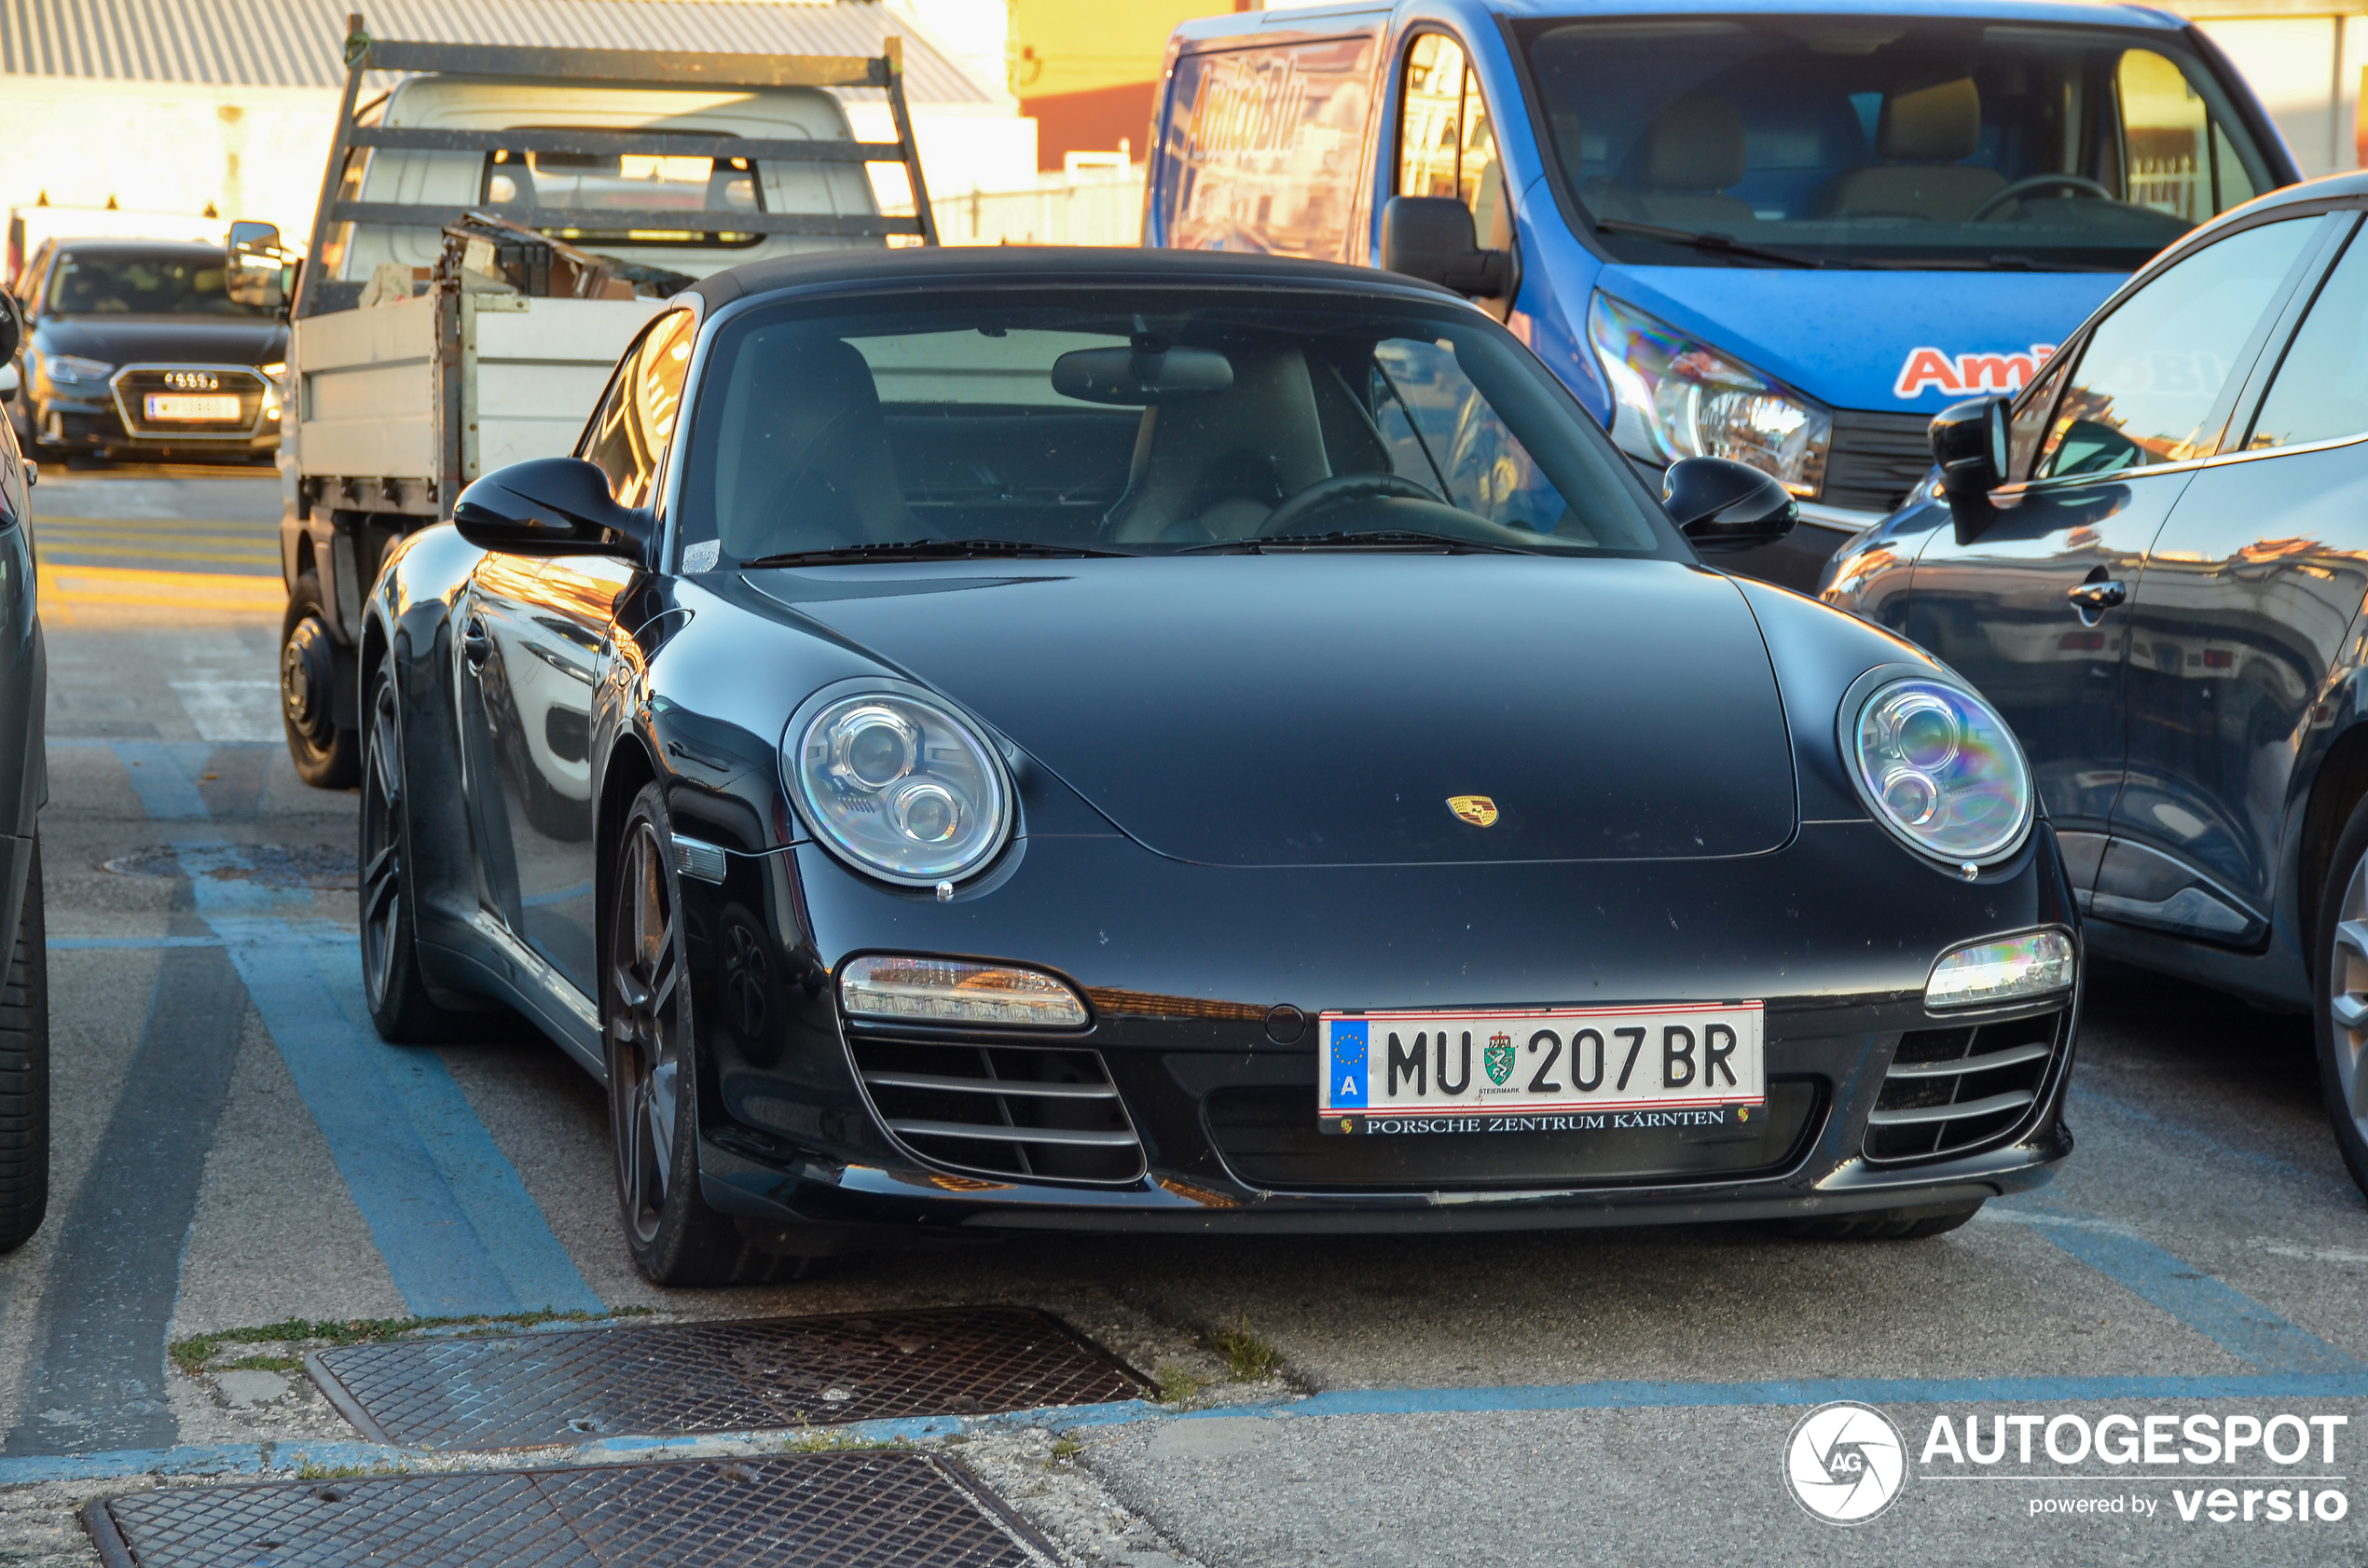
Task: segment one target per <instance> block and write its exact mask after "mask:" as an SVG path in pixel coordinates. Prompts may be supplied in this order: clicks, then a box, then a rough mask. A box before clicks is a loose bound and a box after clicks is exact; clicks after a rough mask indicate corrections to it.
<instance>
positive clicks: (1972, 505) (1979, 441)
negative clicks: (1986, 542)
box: [1928, 397, 2006, 544]
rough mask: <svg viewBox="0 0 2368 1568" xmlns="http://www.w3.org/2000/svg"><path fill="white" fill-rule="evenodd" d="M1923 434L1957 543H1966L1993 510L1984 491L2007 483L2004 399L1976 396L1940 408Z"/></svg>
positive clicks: (1991, 515)
mask: <svg viewBox="0 0 2368 1568" xmlns="http://www.w3.org/2000/svg"><path fill="white" fill-rule="evenodd" d="M1928 438H1929V439H1930V441H1931V442H1932V448H1933V461H1934V462H1936V463H1938V464H1940V492H1941V494H1942V495H1944V496H1946V497H1948V515H1949V516H1951V517H1952V518H1954V519H1955V520H1956V524H1957V543H1960V544H1970V543H1973V542H1974V539H1975V536H1976V535H1977V534H1979V533H1980V532H1981V530H1984V529H1986V528H1988V527H1989V521H1990V519H1991V518H1992V517H1995V516H1997V515H1998V510H1997V508H1996V507H1994V506H1992V505H1990V503H1989V492H1990V491H1992V490H1994V489H1996V488H1998V487H1999V486H2001V485H2003V484H2004V483H2005V482H2006V399H2004V398H2003V397H1976V398H1973V399H1970V400H1968V401H1967V402H1964V403H1960V404H1957V405H1956V406H1953V407H1949V408H1947V409H1944V410H1942V411H1941V413H1940V414H1939V415H1937V416H1936V417H1935V418H1934V420H1933V422H1932V429H1931V431H1930V433H1929V437H1928Z"/></svg>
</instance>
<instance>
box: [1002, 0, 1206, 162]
mask: <svg viewBox="0 0 2368 1568" xmlns="http://www.w3.org/2000/svg"><path fill="white" fill-rule="evenodd" d="M1009 3H1010V5H1011V11H1012V48H1011V55H1012V73H1011V87H1012V92H1013V93H1015V94H1016V95H1018V97H1019V100H1020V112H1021V113H1022V114H1026V115H1031V116H1033V117H1035V118H1036V121H1037V124H1038V128H1039V129H1038V132H1037V159H1038V162H1039V165H1040V166H1041V167H1043V168H1046V169H1058V168H1060V167H1061V158H1062V155H1063V154H1064V153H1067V152H1081V151H1092V152H1103V151H1109V150H1113V149H1115V148H1116V147H1117V146H1118V144H1119V142H1120V140H1121V139H1122V138H1123V139H1124V140H1125V141H1126V142H1127V143H1128V144H1129V145H1128V151H1129V153H1130V154H1131V155H1132V157H1133V158H1134V159H1135V160H1136V161H1137V162H1140V161H1141V160H1142V158H1143V156H1144V150H1145V149H1144V144H1143V139H1144V134H1145V131H1147V130H1148V129H1149V127H1150V119H1151V104H1152V100H1153V94H1154V91H1155V89H1157V87H1158V84H1159V74H1160V60H1161V58H1162V56H1163V55H1164V54H1165V52H1166V49H1167V36H1168V34H1170V33H1172V32H1174V31H1175V30H1176V25H1177V23H1178V22H1181V21H1189V20H1191V18H1193V17H1205V16H1209V15H1212V14H1215V13H1218V12H1224V11H1232V10H1246V9H1249V8H1250V7H1248V6H1247V5H1233V4H1228V3H1227V0H1009Z"/></svg>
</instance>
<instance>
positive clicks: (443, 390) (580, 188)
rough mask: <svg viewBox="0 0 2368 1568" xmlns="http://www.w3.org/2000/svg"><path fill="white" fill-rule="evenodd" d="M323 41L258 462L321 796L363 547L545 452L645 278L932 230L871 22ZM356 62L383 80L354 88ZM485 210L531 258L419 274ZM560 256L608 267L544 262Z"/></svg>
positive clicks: (347, 698)
mask: <svg viewBox="0 0 2368 1568" xmlns="http://www.w3.org/2000/svg"><path fill="white" fill-rule="evenodd" d="M348 32H349V37H348V40H347V46H346V63H347V66H348V72H347V76H346V84H345V94H344V99H343V102H342V103H341V105H340V107H339V111H338V117H337V132H336V136H335V139H334V141H333V142H332V144H331V146H330V150H329V158H328V164H327V168H326V170H325V172H324V175H323V179H322V190H321V202H320V207H319V210H318V213H317V214H316V216H315V218H314V221H313V229H312V236H311V243H310V247H309V248H308V250H307V253H306V254H307V259H306V261H305V262H304V263H303V264H302V266H301V268H299V269H298V270H297V271H296V274H295V279H296V281H295V283H294V285H293V294H294V298H293V300H292V301H289V303H290V305H291V307H292V309H291V316H292V319H293V323H294V342H293V344H292V345H291V349H290V352H289V367H288V373H289V377H290V382H291V395H290V396H289V397H288V398H287V400H286V403H285V405H284V406H285V408H286V410H287V411H286V413H285V415H284V416H283V425H282V429H283V435H282V447H281V457H280V468H281V475H282V495H283V498H284V512H283V515H282V521H281V529H280V541H281V571H282V576H283V577H284V579H285V581H286V583H287V587H288V606H287V612H286V615H285V618H284V620H283V622H282V632H281V657H280V685H281V698H282V717H283V720H284V722H285V728H286V732H287V740H288V750H289V752H290V754H291V756H292V757H293V758H294V760H295V762H296V771H297V772H298V773H299V774H300V775H302V776H303V777H304V778H305V780H306V781H307V782H308V783H311V784H315V785H318V786H321V787H324V788H331V789H336V788H343V787H346V786H348V785H350V784H351V783H352V782H354V780H355V779H356V777H358V759H359V751H360V748H359V744H358V739H357V736H356V735H355V733H354V732H355V726H356V724H357V723H358V716H357V714H358V708H359V680H358V675H357V671H356V667H355V658H354V652H353V650H354V644H355V641H356V639H357V638H358V636H359V633H360V626H361V621H360V611H361V606H362V604H363V602H364V600H365V597H366V595H367V594H368V592H369V589H370V586H371V585H372V584H373V583H375V582H376V580H377V577H378V571H379V566H380V564H381V563H382V562H383V560H384V558H385V557H386V554H387V551H388V549H389V547H390V546H391V545H392V543H394V542H395V541H396V540H398V539H400V538H402V537H403V536H404V535H406V534H407V533H409V532H411V531H413V530H418V529H420V528H423V527H426V526H428V525H430V524H433V523H434V522H436V521H438V520H439V519H441V518H442V517H445V516H448V515H449V512H450V509H451V505H452V502H453V500H454V498H455V497H456V496H458V495H459V493H460V491H461V488H463V487H465V486H466V485H467V484H469V482H470V481H472V480H474V479H475V478H477V477H478V476H479V475H484V474H487V473H489V472H491V471H492V470H494V469H497V468H500V467H502V466H503V465H504V464H507V463H511V462H516V461H521V460H524V459H528V458H539V457H555V456H564V455H566V454H567V453H569V452H571V451H572V450H573V449H574V447H575V444H576V441H577V438H578V436H579V435H580V434H581V433H582V432H583V428H584V425H585V420H587V419H588V418H589V417H590V415H591V411H592V408H593V406H594V404H595V403H596V402H597V401H598V399H599V395H600V393H601V392H602V390H603V389H604V388H605V387H606V385H607V382H608V378H609V375H610V372H611V370H612V368H613V366H614V364H615V363H616V361H617V360H618V358H619V357H620V356H621V355H622V354H623V353H624V351H625V350H626V347H627V346H628V345H629V344H630V342H631V341H632V339H633V337H634V336H635V334H636V333H637V332H638V331H639V330H640V327H641V325H642V323H644V322H646V321H647V320H648V319H649V318H650V317H651V316H652V315H654V314H655V313H656V312H657V311H658V310H659V309H661V308H662V306H663V304H664V298H663V296H664V295H665V294H667V293H670V292H671V291H672V288H676V287H680V286H681V284H683V283H687V282H692V281H694V280H695V279H697V278H700V277H704V276H707V275H709V274H710V273H713V272H717V271H721V270H723V268H727V267H731V266H735V265H737V264H739V263H742V262H747V261H753V260H759V259H764V258H767V257H770V256H775V255H783V254H794V253H796V252H800V251H807V250H816V249H842V248H847V247H849V246H866V245H869V246H885V245H887V244H888V243H890V242H891V239H892V237H898V236H903V237H909V238H908V239H907V241H906V242H919V243H922V244H934V243H935V242H936V240H937V236H936V232H935V227H934V224H933V223H932V221H931V218H930V214H929V195H928V190H927V187H926V186H925V185H924V184H923V181H922V176H921V169H920V161H919V158H918V155H917V151H916V144H915V141H914V136H913V127H912V120H911V117H910V116H909V114H908V113H907V110H906V107H905V100H904V89H903V73H902V54H901V50H900V49H899V48H898V45H899V40H897V39H895V38H893V37H891V38H889V39H888V41H887V42H888V52H887V53H885V54H884V55H882V56H880V57H878V58H871V57H863V56H847V57H839V56H810V55H794V56H787V55H756V54H681V53H675V54H661V53H656V52H643V51H638V50H623V49H572V48H512V47H496V46H487V45H474V44H469V45H462V44H439V43H411V42H401V41H389V40H380V39H373V38H371V37H369V36H368V34H367V33H366V32H365V29H364V27H363V21H362V19H361V18H360V17H358V16H357V17H352V18H350V19H349V22H348ZM373 72H387V73H400V74H403V79H402V80H400V81H399V82H398V84H397V85H396V86H395V87H394V88H393V89H392V90H391V91H390V92H387V93H386V94H384V95H382V96H380V97H378V98H376V99H373V100H370V101H368V102H366V103H365V102H363V101H362V85H363V78H364V76H365V74H367V73H373ZM831 89H878V90H884V92H885V94H886V97H887V99H888V106H889V109H890V112H891V116H892V118H893V123H894V125H895V128H896V132H897V137H898V139H897V140H896V141H894V142H858V141H856V140H855V139H854V135H853V132H852V131H851V130H850V129H849V126H848V123H847V114H846V112H845V110H844V108H843V107H842V106H841V104H840V103H839V102H838V100H837V99H836V98H834V97H833V96H832V90H831ZM870 163H899V164H902V166H903V168H904V170H905V174H906V178H907V179H908V180H909V181H910V182H911V187H912V191H913V195H914V208H915V214H916V215H914V216H910V217H903V216H895V215H886V214H883V213H881V211H880V209H879V205H878V203H877V202H876V201H875V200H874V195H873V188H872V185H871V182H870V180H869V179H868V178H867V176H866V174H865V172H864V170H865V165H867V164H870ZM479 215H482V216H479ZM484 217H491V218H493V219H495V220H497V221H499V222H500V223H502V224H503V225H506V226H513V227H515V228H517V229H524V230H531V231H534V233H535V234H536V235H539V236H547V237H548V239H549V240H551V241H558V243H557V245H556V246H555V247H553V249H555V250H556V252H558V253H559V254H558V257H556V258H555V256H554V255H552V254H543V255H542V256H541V257H540V258H539V259H538V258H537V257H536V256H535V255H534V254H533V253H534V252H535V249H536V247H535V244H534V241H533V239H532V238H530V237H524V236H522V237H521V239H520V242H519V243H518V244H517V245H516V246H512V247H508V248H507V250H506V254H507V255H508V258H509V260H510V262H511V263H512V265H511V266H509V268H507V271H506V273H504V272H503V268H500V267H498V266H489V265H483V263H484V262H485V261H486V259H487V258H488V257H489V256H490V255H491V254H492V252H493V247H491V246H483V247H480V246H477V245H471V246H470V247H469V248H468V252H467V254H468V255H469V257H470V259H471V261H472V262H473V263H477V264H478V265H475V266H473V267H470V268H458V267H455V266H454V265H453V264H452V262H450V261H443V263H442V265H438V263H439V261H440V259H441V258H443V257H445V256H446V254H447V233H446V229H447V226H452V225H456V224H457V225H464V226H465V225H469V224H470V223H471V222H472V220H473V218H475V221H476V222H477V223H480V224H481V223H482V222H483V218H484ZM254 227H260V226H243V225H242V226H241V231H243V232H251V231H252V229H253V228H254ZM273 237H274V239H276V231H273ZM254 248H255V249H257V250H264V249H268V248H269V242H268V241H262V242H255V244H254ZM583 253H591V254H592V256H594V257H597V258H598V259H599V261H601V262H602V263H604V264H613V268H612V267H608V266H604V267H603V268H601V269H600V270H599V271H598V272H596V273H585V272H580V271H576V270H575V269H574V268H570V267H569V266H568V265H567V263H566V261H565V259H564V258H565V257H566V256H568V255H582V254H583ZM455 254H459V253H458V252H457V249H456V252H455ZM555 259H556V261H557V265H554V262H555ZM258 260H260V258H258ZM256 271H257V274H258V275H261V274H262V272H263V268H261V267H260V266H258V267H257V268H256ZM282 275H283V274H280V273H276V272H274V273H272V274H271V276H272V277H274V278H275V279H276V278H277V277H279V276H282ZM570 276H571V277H572V280H573V281H572V282H571V283H564V282H553V281H552V280H554V279H563V278H567V277H570ZM258 286H260V285H258ZM270 286H271V287H273V288H277V287H278V284H277V282H273V283H272V284H271V285H270ZM586 289H588V290H589V291H590V292H591V293H592V294H593V295H594V296H593V297H574V296H572V291H574V290H586Z"/></svg>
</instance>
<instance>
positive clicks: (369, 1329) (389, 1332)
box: [172, 1307, 651, 1377]
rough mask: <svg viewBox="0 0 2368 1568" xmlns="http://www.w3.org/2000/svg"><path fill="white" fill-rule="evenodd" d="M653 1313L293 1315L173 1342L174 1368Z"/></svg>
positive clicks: (287, 1364)
mask: <svg viewBox="0 0 2368 1568" xmlns="http://www.w3.org/2000/svg"><path fill="white" fill-rule="evenodd" d="M650 1311H651V1309H650V1308H648V1307H618V1308H615V1309H614V1310H613V1311H611V1312H606V1313H588V1312H581V1311H577V1312H539V1313H503V1314H500V1315H498V1316H495V1315H488V1314H482V1313H480V1314H474V1315H472V1316H468V1317H349V1318H342V1319H339V1318H324V1319H321V1320H319V1321H314V1320H312V1319H310V1318H302V1317H291V1318H288V1319H286V1320H284V1321H282V1322H280V1323H267V1324H264V1325H263V1326H262V1327H256V1328H223V1329H217V1330H216V1331H215V1332H213V1333H211V1334H192V1335H190V1336H189V1337H188V1338H187V1339H186V1340H175V1341H172V1364H173V1365H174V1366H176V1367H178V1368H180V1369H182V1370H183V1371H184V1372H186V1373H188V1374H189V1375H190V1376H191V1377H196V1376H197V1375H198V1374H199V1373H200V1372H227V1371H232V1370H241V1371H243V1370H255V1371H266V1372H287V1371H294V1370H296V1369H298V1368H300V1367H301V1366H303V1364H304V1362H303V1358H302V1357H301V1356H296V1355H249V1356H242V1357H241V1358H240V1359H238V1360H236V1361H226V1362H223V1363H221V1364H219V1365H216V1364H215V1363H214V1360H213V1358H214V1356H215V1355H217V1354H219V1353H220V1352H221V1350H222V1347H223V1346H225V1345H255V1344H315V1343H317V1344H320V1345H323V1346H324V1347H326V1348H328V1349H331V1350H335V1349H338V1348H340V1347H342V1346H345V1345H359V1344H368V1343H370V1342H372V1341H378V1340H393V1339H400V1338H401V1337H403V1336H404V1335H406V1334H414V1333H417V1332H419V1331H420V1330H421V1329H423V1328H483V1329H494V1328H520V1327H529V1326H530V1325H533V1324H538V1323H597V1322H601V1321H604V1320H606V1319H608V1318H613V1317H646V1316H648V1315H649V1314H650Z"/></svg>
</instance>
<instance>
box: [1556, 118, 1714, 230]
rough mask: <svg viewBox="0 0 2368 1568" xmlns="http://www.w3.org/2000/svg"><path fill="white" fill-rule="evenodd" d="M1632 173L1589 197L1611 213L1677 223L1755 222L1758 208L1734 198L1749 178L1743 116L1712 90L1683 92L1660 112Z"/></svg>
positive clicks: (1595, 187)
mask: <svg viewBox="0 0 2368 1568" xmlns="http://www.w3.org/2000/svg"><path fill="white" fill-rule="evenodd" d="M1629 167H1630V170H1631V174H1630V178H1629V180H1628V181H1627V182H1625V183H1623V182H1621V181H1618V180H1590V181H1589V182H1588V184H1587V188H1586V189H1584V190H1582V191H1581V192H1580V196H1581V199H1584V200H1585V201H1586V202H1587V204H1588V205H1589V206H1590V208H1592V209H1593V210H1594V211H1595V212H1596V213H1600V214H1601V215H1603V216H1604V217H1616V218H1628V219H1631V220H1633V221H1638V222H1643V223H1657V224H1666V225H1667V226H1669V227H1672V228H1700V227H1704V226H1706V225H1709V226H1730V225H1734V224H1739V223H1749V222H1751V221H1752V216H1753V214H1752V205H1751V203H1750V202H1748V201H1745V200H1742V199H1740V198H1737V197H1732V196H1728V195H1726V194H1725V192H1726V190H1727V188H1728V186H1733V185H1738V184H1740V183H1741V182H1742V178H1743V117H1742V115H1741V114H1739V113H1737V112H1736V108H1735V105H1734V104H1733V103H1729V102H1728V100H1726V99H1724V98H1721V97H1719V96H1717V95H1716V94H1714V93H1708V92H1687V93H1681V94H1680V95H1678V96H1677V97H1676V98H1673V99H1672V100H1671V101H1670V103H1669V104H1668V105H1667V106H1666V107H1665V108H1663V109H1662V110H1661V112H1660V113H1659V114H1658V115H1656V116H1654V117H1653V122H1652V124H1650V125H1648V126H1646V127H1645V134H1644V136H1643V137H1642V138H1641V139H1640V140H1639V141H1638V143H1637V144H1636V150H1635V152H1634V154H1633V155H1632V156H1631V158H1630V159H1629Z"/></svg>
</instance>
